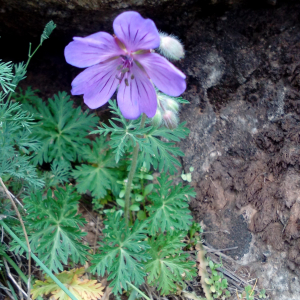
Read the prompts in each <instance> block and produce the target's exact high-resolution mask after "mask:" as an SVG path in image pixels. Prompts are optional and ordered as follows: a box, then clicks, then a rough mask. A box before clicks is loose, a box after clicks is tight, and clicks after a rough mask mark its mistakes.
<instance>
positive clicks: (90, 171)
mask: <svg viewBox="0 0 300 300" xmlns="http://www.w3.org/2000/svg"><path fill="white" fill-rule="evenodd" d="M82 155H83V157H84V158H85V159H86V160H87V161H88V162H89V163H90V164H89V165H87V164H82V165H80V166H77V167H76V170H74V171H73V176H74V178H75V179H76V181H77V185H76V187H77V190H78V192H79V193H85V192H86V191H87V190H89V191H90V192H91V194H92V196H93V197H96V198H103V197H105V196H106V194H107V190H112V191H113V193H114V194H117V193H118V192H119V185H118V184H117V183H116V181H117V180H119V176H120V174H121V172H120V171H119V170H118V169H116V167H117V164H116V162H115V160H114V157H113V155H112V151H111V150H109V149H108V144H107V142H106V141H105V137H104V136H102V137H100V138H97V139H96V140H95V142H93V144H92V148H91V147H90V146H85V147H83V150H82Z"/></svg>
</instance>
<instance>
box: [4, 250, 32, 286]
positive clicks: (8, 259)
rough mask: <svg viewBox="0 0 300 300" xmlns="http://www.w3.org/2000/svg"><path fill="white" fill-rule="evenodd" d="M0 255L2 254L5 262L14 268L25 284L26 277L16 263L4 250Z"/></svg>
mask: <svg viewBox="0 0 300 300" xmlns="http://www.w3.org/2000/svg"><path fill="white" fill-rule="evenodd" d="M1 256H3V257H4V258H5V259H6V260H7V262H8V263H9V264H10V265H11V266H12V267H13V268H14V269H15V271H16V272H17V273H18V274H19V276H20V277H21V278H22V279H23V281H24V282H25V283H26V284H27V282H28V279H27V277H26V275H25V274H24V273H23V272H22V271H21V269H20V268H19V267H18V266H17V264H16V263H15V262H14V261H13V260H12V259H11V258H10V257H9V256H8V255H7V254H6V253H5V252H4V253H1Z"/></svg>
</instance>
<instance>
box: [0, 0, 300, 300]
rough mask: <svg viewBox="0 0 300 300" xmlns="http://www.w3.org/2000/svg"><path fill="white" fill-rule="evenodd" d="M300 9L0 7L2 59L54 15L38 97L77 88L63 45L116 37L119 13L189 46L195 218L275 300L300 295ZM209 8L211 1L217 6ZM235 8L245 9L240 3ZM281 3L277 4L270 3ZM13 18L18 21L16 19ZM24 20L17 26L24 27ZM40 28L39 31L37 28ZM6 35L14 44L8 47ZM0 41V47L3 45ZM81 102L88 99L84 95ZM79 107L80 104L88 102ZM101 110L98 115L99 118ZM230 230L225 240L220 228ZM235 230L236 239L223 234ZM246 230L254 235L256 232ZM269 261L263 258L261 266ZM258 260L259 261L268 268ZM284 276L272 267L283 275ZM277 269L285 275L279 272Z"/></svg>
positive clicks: (152, 2)
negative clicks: (129, 13)
mask: <svg viewBox="0 0 300 300" xmlns="http://www.w3.org/2000/svg"><path fill="white" fill-rule="evenodd" d="M297 2H298V1H281V2H280V1H278V3H277V1H276V0H268V1H267V0H266V1H265V2H263V3H260V4H259V5H258V4H255V2H254V3H253V1H251V6H249V3H250V1H238V0H235V1H233V0H232V1H230V0H228V1H226V0H214V1H208V0H207V1H206V0H205V1H204V0H203V1H199V0H185V1H179V0H178V1H177V0H165V1H159V0H148V1H146V0H145V1H143V0H126V1H117V0H116V1H109V0H107V1H104V0H102V1H101V0H89V1H87V0H81V1H79V0H70V1H58V0H56V1H54V0H53V1H50V0H48V1H36V0H32V1H30V2H29V1H21V0H0V7H1V11H0V12H1V16H2V21H3V24H4V25H5V26H3V27H2V29H1V30H2V32H0V33H1V35H2V33H3V39H1V40H3V41H5V42H6V41H8V42H7V43H6V45H7V46H6V48H5V49H4V50H3V51H4V57H3V58H5V59H6V60H9V59H10V60H16V59H20V60H21V59H22V60H24V59H25V58H26V56H23V57H22V56H20V55H19V53H18V52H16V49H17V50H18V51H21V50H22V51H23V53H25V54H26V53H27V46H28V44H27V41H28V35H27V36H26V39H27V40H26V43H23V41H24V40H25V37H24V40H22V38H21V37H20V36H19V39H17V41H14V40H12V39H11V37H9V35H12V34H15V35H16V36H17V35H18V33H20V32H22V30H24V28H25V29H26V30H27V31H28V32H30V35H31V38H32V36H37V35H39V34H40V32H41V31H42V28H43V25H44V24H45V23H46V22H47V21H48V20H49V19H50V18H53V20H54V21H55V22H56V23H57V24H58V28H57V29H56V32H55V33H54V34H53V37H52V38H51V40H50V41H47V42H46V43H47V44H46V43H45V45H46V46H45V47H44V46H43V47H44V48H43V49H42V51H41V52H40V53H39V54H38V55H37V56H36V57H35V58H34V59H33V61H32V63H31V65H30V68H29V72H28V78H27V81H24V82H23V84H24V85H26V86H27V85H32V86H33V88H34V89H37V88H38V89H40V90H41V93H42V94H41V95H42V96H44V97H45V96H52V94H53V93H56V92H57V91H58V90H70V83H71V81H72V79H73V78H74V77H75V75H76V74H78V73H79V72H80V70H79V69H76V68H72V67H70V66H68V65H67V64H66V63H65V61H64V57H63V49H64V46H65V45H66V44H67V43H68V42H69V41H70V40H71V38H72V36H73V35H78V36H84V35H87V34H90V33H93V32H95V31H99V30H108V31H109V32H112V21H113V19H114V17H115V16H116V15H117V14H119V13H120V12H121V11H124V10H129V9H134V10H137V11H139V12H140V13H142V14H143V16H144V17H150V18H152V19H153V20H154V21H155V22H156V23H157V26H158V28H159V29H162V30H165V31H167V32H170V33H171V32H172V33H175V34H177V35H178V36H179V37H180V38H181V39H182V41H183V42H184V44H185V46H186V50H187V51H186V58H185V60H184V61H181V62H179V63H178V67H179V68H180V69H182V70H183V71H184V72H185V73H186V74H187V83H188V85H187V86H188V88H187V91H186V93H185V94H184V95H183V97H185V98H186V99H188V100H190V102H191V104H190V105H184V106H183V107H182V112H181V120H182V121H184V120H186V121H187V126H188V127H189V128H190V130H191V133H190V135H189V137H188V139H187V140H185V141H184V142H183V143H182V144H181V147H182V149H183V150H184V152H185V154H186V156H185V157H184V158H183V165H184V168H186V171H187V170H188V168H189V167H190V166H193V167H194V169H195V171H194V172H193V182H192V184H193V186H194V187H195V189H196V192H197V197H196V198H195V199H193V201H192V202H191V208H192V210H193V213H194V217H195V219H197V220H198V221H201V220H202V221H203V222H204V223H205V225H206V226H207V228H208V231H209V230H211V231H216V230H223V232H218V233H217V234H214V233H212V234H211V235H207V236H206V237H205V238H206V240H207V241H208V242H209V243H210V244H211V245H212V246H215V247H216V248H227V247H234V246H238V247H239V248H238V250H236V251H234V252H228V253H226V254H227V255H231V256H233V257H234V258H235V259H239V260H240V261H241V262H242V263H244V264H247V265H249V267H250V268H251V270H252V272H254V273H255V274H256V276H258V277H259V278H260V279H259V282H258V284H259V285H260V286H261V287H264V288H266V289H269V292H268V294H269V295H270V296H271V299H276V300H282V299H290V300H293V299H295V300H297V299H299V294H300V284H299V279H298V278H299V274H300V173H299V172H300V161H299V158H300V133H299V132H300V23H299V19H300V4H299V3H297ZM213 4H214V5H213ZM236 4H240V5H241V4H243V5H244V6H241V7H235V6H234V5H236ZM275 4H276V5H275ZM16 20H18V22H16ZM21 24H22V26H21ZM37 24H39V26H37ZM9 38H10V39H9ZM1 40H0V42H1ZM76 99H78V103H80V104H81V103H82V100H81V98H80V97H79V98H76ZM83 108H84V105H83ZM101 111H103V109H100V110H99V112H101ZM224 230H225V231H226V232H225V231H224ZM228 232H229V235H228ZM250 232H251V233H250ZM266 253H268V259H267V260H266V259H265V257H266ZM262 263H263V265H262ZM276 270H277V271H276ZM276 272H277V273H278V274H276Z"/></svg>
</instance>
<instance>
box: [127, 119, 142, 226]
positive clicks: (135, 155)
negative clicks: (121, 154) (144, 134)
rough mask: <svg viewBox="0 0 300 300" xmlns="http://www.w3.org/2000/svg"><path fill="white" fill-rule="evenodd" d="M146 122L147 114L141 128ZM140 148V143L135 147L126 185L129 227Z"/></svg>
mask: <svg viewBox="0 0 300 300" xmlns="http://www.w3.org/2000/svg"><path fill="white" fill-rule="evenodd" d="M145 122H146V115H145V114H143V115H142V120H141V125H140V129H142V128H144V126H145ZM139 150H140V146H139V144H136V145H135V147H134V149H133V153H132V161H131V168H130V172H129V174H128V181H127V185H126V193H125V207H124V217H125V222H126V226H127V227H128V224H129V219H130V216H129V207H130V192H131V185H132V181H133V178H134V174H135V171H136V165H137V160H138V156H139Z"/></svg>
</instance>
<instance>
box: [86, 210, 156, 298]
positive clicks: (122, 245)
mask: <svg viewBox="0 0 300 300" xmlns="http://www.w3.org/2000/svg"><path fill="white" fill-rule="evenodd" d="M104 224H105V229H104V230H103V233H104V234H105V237H104V240H103V241H102V243H101V247H100V248H99V252H100V253H99V254H96V255H95V256H94V259H93V261H92V267H91V268H92V272H93V273H94V272H97V273H98V274H99V275H100V276H104V274H105V272H106V271H107V273H108V275H109V276H108V278H107V279H108V280H111V283H110V286H111V287H113V290H112V291H113V293H114V294H115V295H116V294H118V293H121V292H122V288H123V289H124V290H127V289H128V287H127V283H126V281H128V282H132V283H133V284H134V285H137V286H139V285H141V284H142V283H144V276H145V275H146V273H145V270H144V268H143V265H142V264H141V262H146V261H147V260H149V259H150V257H149V255H148V254H147V253H146V252H145V250H146V249H148V248H149V246H148V244H147V243H146V242H145V241H144V240H145V238H146V234H147V231H146V230H145V227H146V223H145V222H143V223H141V222H139V221H136V222H135V223H134V226H133V227H132V228H126V225H125V220H124V218H122V219H121V218H120V215H118V214H117V213H114V214H110V215H109V219H108V221H106V222H104Z"/></svg>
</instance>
